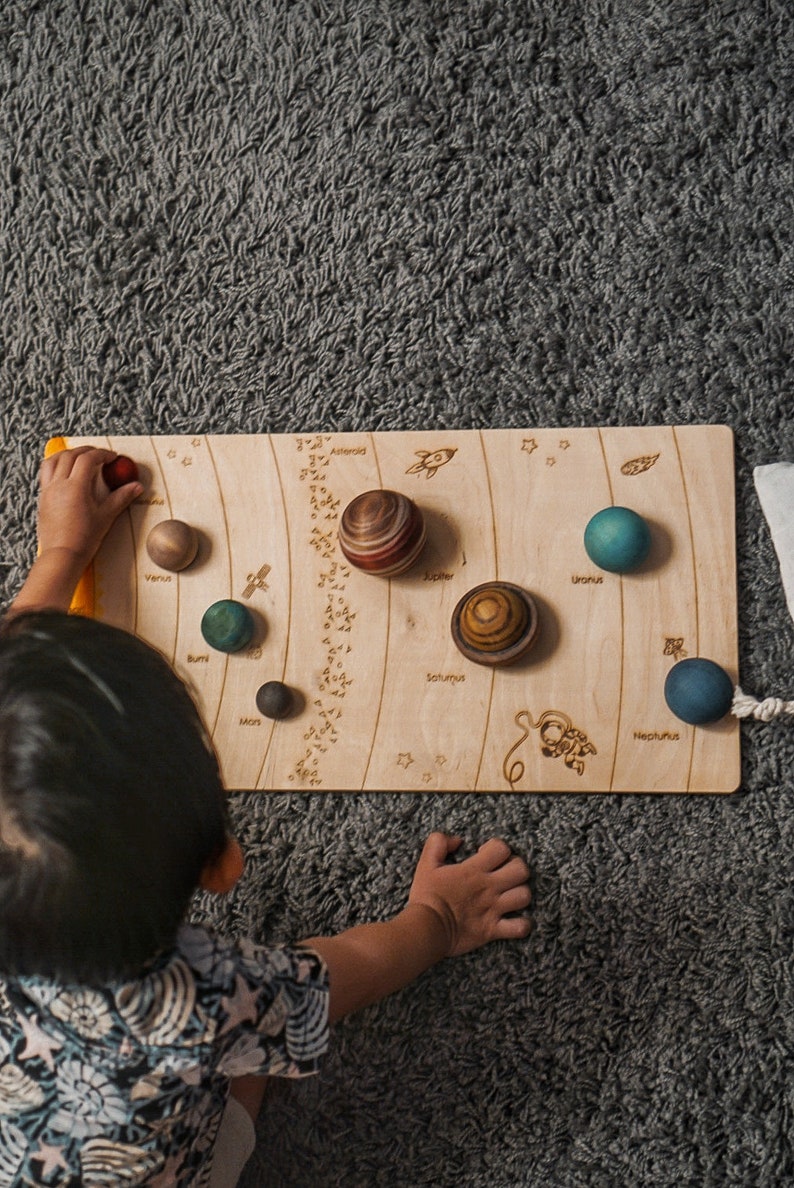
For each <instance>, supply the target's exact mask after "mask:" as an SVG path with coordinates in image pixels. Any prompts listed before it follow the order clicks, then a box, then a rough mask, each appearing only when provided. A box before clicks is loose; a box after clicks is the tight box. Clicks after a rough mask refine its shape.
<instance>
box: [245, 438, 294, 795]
mask: <svg viewBox="0 0 794 1188" xmlns="http://www.w3.org/2000/svg"><path fill="white" fill-rule="evenodd" d="M267 443H268V445H269V447H270V453H271V456H272V458H273V466H274V467H275V471H276V479H277V481H278V490H279V495H280V497H281V515H282V519H283V520H284V539H285V540H286V542H287V628H286V631H287V637H286V640H285V643H284V659H283V661H282V665H281V680H282V682H283V681H284V678H285V677H286V675H287V656H288V653H289V647H290V641H291V639H292V550H291V548H290V539H289V523H288V521H287V501H286V500H285V498H284V484H283V482H282V480H281V470H280V469H279V465H278V457H277V456H276V448H275V446H274V444H273V435H272V434H270V433H268V435H267ZM282 584H283V583H282ZM275 726H276V723H275V721H273V722H271V723H270V734H269V735H268V739H267V743H266V744H265V750H264V753H263V755H262V762H261V764H260V767H259V773H258V775H257V777H256V783H255V784H254V787H255V788H263V787H264V782H263V781H264V777H265V765H266V763H267V757H268V755H269V754H270V748H271V746H272V744H273V737H274V734H275Z"/></svg>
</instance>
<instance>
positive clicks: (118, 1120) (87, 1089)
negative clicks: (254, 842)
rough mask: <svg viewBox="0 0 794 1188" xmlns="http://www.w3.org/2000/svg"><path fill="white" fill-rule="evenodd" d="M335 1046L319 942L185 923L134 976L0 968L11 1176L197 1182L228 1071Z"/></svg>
mask: <svg viewBox="0 0 794 1188" xmlns="http://www.w3.org/2000/svg"><path fill="white" fill-rule="evenodd" d="M327 1046H328V975H327V971H326V969H325V966H324V964H323V962H322V960H321V958H320V957H319V956H318V955H317V954H316V953H313V952H311V951H310V950H308V949H302V948H286V947H277V948H264V947H262V946H259V945H255V944H254V943H253V942H252V941H248V940H242V941H229V940H225V939H223V938H221V937H218V936H216V935H214V934H213V933H212V932H210V931H208V930H207V929H206V928H197V927H189V926H185V927H183V928H182V929H180V931H179V934H178V937H177V942H176V945H175V947H174V949H173V951H172V952H171V953H170V954H168V955H166V956H163V957H162V958H160V959H158V960H157V961H156V962H155V963H153V964H152V966H151V967H150V969H149V970H148V971H147V973H146V975H145V976H143V977H141V978H140V979H138V980H137V981H131V982H117V983H110V984H108V985H106V986H102V987H87V986H76V985H61V984H58V983H55V982H52V981H49V980H47V979H44V978H36V977H30V978H5V979H2V978H0V1188H12V1186H15V1185H23V1184H46V1185H50V1186H52V1185H97V1186H98V1185H102V1188H113V1186H115V1185H119V1186H120V1185H124V1188H130V1186H132V1185H147V1186H148V1188H166V1186H168V1188H171V1186H177V1185H179V1186H184V1185H191V1186H196V1188H198V1186H200V1185H203V1184H205V1183H206V1182H207V1179H208V1177H209V1171H210V1166H211V1162H212V1151H213V1146H214V1142H215V1136H216V1133H217V1129H218V1125H219V1123H220V1119H221V1115H222V1113H223V1110H224V1107H225V1104H226V1099H227V1094H228V1085H229V1080H230V1078H232V1077H237V1076H242V1075H244V1074H246V1073H256V1074H267V1075H270V1076H278V1077H303V1076H307V1075H310V1074H312V1073H315V1072H317V1070H318V1068H319V1064H320V1059H321V1057H322V1056H323V1055H324V1053H325V1051H326V1049H327Z"/></svg>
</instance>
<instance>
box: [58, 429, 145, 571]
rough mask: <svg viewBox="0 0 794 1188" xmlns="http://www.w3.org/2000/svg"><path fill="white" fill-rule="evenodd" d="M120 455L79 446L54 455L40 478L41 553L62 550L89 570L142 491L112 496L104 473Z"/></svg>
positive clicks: (132, 486) (133, 487)
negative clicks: (113, 527)
mask: <svg viewBox="0 0 794 1188" xmlns="http://www.w3.org/2000/svg"><path fill="white" fill-rule="evenodd" d="M115 457H117V455H116V454H115V453H114V452H113V451H112V450H102V449H98V448H95V447H93V446H78V447H77V448H76V449H73V450H61V451H60V453H57V454H52V455H51V456H50V457H49V458H47V459H46V460H45V461H44V463H43V464H42V467H41V471H40V472H39V482H40V486H41V494H40V497H39V521H38V533H39V550H40V552H41V553H45V552H47V550H49V549H64V550H66V551H67V552H69V553H71V554H73V555H74V556H75V557H76V558H78V560H79V562H80V564H81V565H83V566H86V565H88V564H89V562H90V561H92V560H93V558H94V555H95V553H96V551H97V549H98V548H99V546H100V544H101V543H102V540H103V539H104V537H105V535H106V533H107V531H108V529H109V528H110V526H111V524H112V523H113V522H114V520H116V518H117V517H118V516H119V515H120V513H121V512H123V511H124V510H125V508H127V507H129V506H130V504H131V503H132V501H133V500H134V499H135V498H137V496H138V495H140V493H141V491H142V490H143V488H142V486H141V484H140V483H127V484H126V485H125V486H123V487H119V488H118V489H117V490H115V491H110V490H109V489H108V488H107V486H106V485H105V482H104V480H103V478H102V467H103V466H104V465H105V464H106V463H108V462H111V461H112V460H113V459H114V458H115Z"/></svg>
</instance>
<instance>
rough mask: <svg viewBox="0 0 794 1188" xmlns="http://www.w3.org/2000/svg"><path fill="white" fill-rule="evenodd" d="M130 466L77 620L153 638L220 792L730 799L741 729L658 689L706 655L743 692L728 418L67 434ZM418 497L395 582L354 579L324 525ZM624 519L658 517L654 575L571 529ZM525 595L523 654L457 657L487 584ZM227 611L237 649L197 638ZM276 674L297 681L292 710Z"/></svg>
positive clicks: (648, 566)
mask: <svg viewBox="0 0 794 1188" xmlns="http://www.w3.org/2000/svg"><path fill="white" fill-rule="evenodd" d="M92 440H93V441H95V443H96V444H99V445H109V446H111V447H112V448H113V449H115V450H118V451H120V452H123V453H125V454H127V455H129V456H130V457H132V458H134V459H135V460H136V461H137V462H138V464H139V467H140V469H141V476H142V480H143V481H144V483H145V491H144V495H143V496H142V497H141V498H140V499H139V500H138V501H137V502H136V503H135V504H134V505H133V507H132V508H131V509H130V511H129V513H126V514H125V515H124V517H123V518H122V519H121V520H120V521H119V522H118V523H117V524H116V525H115V526H114V529H113V530H112V532H111V534H110V535H109V537H108V538H107V540H106V542H105V543H104V545H103V547H102V550H101V551H100V553H99V555H98V556H97V559H96V561H95V564H94V613H95V614H97V615H98V616H99V617H101V618H103V619H106V620H107V621H109V622H112V623H115V624H117V625H118V626H121V627H124V628H126V629H127V630H130V631H133V632H135V633H136V634H138V635H140V636H141V637H142V638H143V639H145V640H147V641H148V642H150V643H152V644H153V645H154V646H155V647H157V648H159V649H160V650H161V651H162V652H163V653H164V654H165V655H166V657H167V658H168V660H169V661H170V662H171V663H172V664H173V665H174V667H175V669H176V670H177V672H179V674H180V675H181V676H182V677H183V678H184V679H185V680H186V681H187V683H188V685H189V686H190V688H191V691H192V692H193V694H194V696H195V698H196V700H197V701H198V703H199V706H200V708H201V710H202V713H203V715H204V718H205V721H206V722H207V725H208V728H209V730H210V732H211V734H212V737H213V739H214V742H215V745H216V747H217V749H218V753H219V756H220V759H221V765H222V770H223V776H224V781H225V783H226V786H227V787H229V788H260V789H264V790H266V789H289V790H301V789H305V790H321V789H326V790H354V789H356V790H357V789H364V790H372V791H375V790H406V791H416V792H425V791H450V792H453V791H483V792H499V791H516V792H522V791H523V792H530V791H540V792H544V791H545V792H551V791H555V792H603V791H614V792H730V791H733V790H735V789H736V788H737V787H738V785H739V781H740V755H739V726H738V722H737V721H736V720H735V719H733V718H726V719H724V720H723V721H721V722H719V723H716V724H715V725H712V726H708V727H691V726H687V725H685V724H684V723H682V722H679V721H678V720H677V719H676V718H675V717H674V716H673V715H672V714H671V712H670V710H669V709H668V708H667V706H666V705H665V702H664V696H663V686H664V679H665V676H666V674H667V672H668V671H669V669H670V667H671V666H672V665H673V664H674V663H675V662H676V660H678V659H681V658H682V657H683V656H684V655H688V656H696V655H702V656H707V657H709V658H710V659H712V660H715V661H717V663H719V664H721V665H722V666H723V667H724V668H725V669H726V670H727V671H728V673H729V675H730V676H731V679H732V680H733V681H734V683H736V682H737V681H738V672H737V662H738V660H737V626H736V620H737V614H736V576H735V571H736V547H735V509H734V474H733V438H732V434H731V431H730V429H728V428H726V427H724V426H696V425H695V426H692V425H690V426H681V427H671V426H665V427H642V428H604V429H595V428H594V429H589V428H588V429H564V430H562V429H548V428H544V429H525V430H520V429H515V430H513V429H502V430H488V431H483V432H478V431H464V430H461V431H450V432H446V431H435V430H434V431H428V432H389V433H385V432H384V433H372V434H366V433H350V434H317V435H306V436H293V435H255V436H235V437H219V436H209V437H205V436H196V437H192V438H191V437H115V438H112V439H106V438H102V439H88V438H79V439H78V438H74V439H68V440H65V444H68V445H70V446H74V445H80V444H85V443H87V442H89V441H92ZM379 487H384V488H390V489H392V490H396V491H401V492H403V493H405V494H406V495H408V496H410V497H411V498H412V499H413V500H415V502H416V503H417V504H418V506H419V507H420V508H421V510H422V513H423V516H424V518H425V522H426V527H427V541H426V544H425V547H424V551H423V553H422V556H421V557H420V559H419V562H418V563H417V564H416V565H415V566H414V567H413V569H412V570H411V571H410V572H409V573H407V574H406V575H404V576H402V577H400V578H396V579H392V580H384V579H382V578H374V577H373V576H371V575H368V574H365V573H362V572H360V571H357V570H356V569H354V567H353V566H351V565H350V564H349V563H348V562H347V561H346V560H345V558H344V556H343V555H342V553H341V550H340V549H339V546H338V541H337V528H338V522H339V517H340V515H341V512H342V510H343V509H344V507H345V506H346V505H347V503H349V501H350V500H351V499H352V498H353V497H354V496H355V495H357V494H359V493H360V492H362V491H366V490H370V489H373V488H379ZM611 504H620V505H624V506H627V507H631V508H633V509H634V510H636V511H637V512H639V513H640V514H641V515H642V516H644V517H645V518H646V519H647V520H648V522H649V524H650V527H651V532H652V538H653V540H652V547H651V552H650V554H649V556H648V558H647V560H646V561H645V562H644V563H643V565H642V566H641V567H640V568H639V569H638V570H637V571H635V572H633V573H631V574H627V575H623V576H621V575H618V574H612V573H607V572H605V571H603V570H600V569H598V568H597V567H596V566H595V565H593V563H592V562H591V561H590V560H589V558H588V557H587V554H586V553H585V550H584V546H583V541H582V536H583V532H584V527H585V525H586V524H587V522H588V520H589V519H590V517H591V516H592V515H593V514H594V513H595V512H597V511H599V510H600V509H601V508H602V507H606V506H609V505H611ZM171 518H177V519H182V520H185V521H187V522H188V523H190V524H192V525H193V526H194V527H195V528H196V529H197V530H198V532H199V537H200V540H201V541H202V546H201V548H200V550H199V555H198V557H197V558H196V560H195V561H194V563H193V565H192V566H191V567H190V569H189V570H187V571H185V572H184V573H173V574H170V573H169V574H166V573H163V572H162V571H157V570H156V567H155V566H153V565H152V563H151V561H150V560H149V558H148V557H147V554H146V550H145V541H146V537H147V535H148V533H149V531H150V530H151V528H152V527H153V526H154V524H155V523H157V522H158V521H159V520H163V519H171ZM494 580H501V581H506V582H513V583H516V584H517V585H519V586H521V587H523V588H524V589H526V590H528V591H529V592H530V593H531V594H532V596H533V598H534V599H535V601H536V602H537V605H538V610H539V617H540V633H539V637H538V641H537V643H536V644H535V646H534V647H533V649H532V650H531V652H530V653H529V655H528V656H527V657H526V658H525V659H524V660H521V661H519V662H518V663H517V664H516V665H515V666H512V667H510V668H506V669H489V668H486V667H484V666H482V665H477V664H473V663H470V662H468V661H467V660H466V659H465V658H464V657H463V656H461V654H460V653H459V652H458V650H457V648H456V647H455V644H454V642H453V640H452V637H451V632H450V620H451V616H452V612H453V609H454V608H455V606H456V604H457V602H458V601H459V599H460V598H461V597H462V595H463V594H465V592H466V591H467V590H469V589H471V588H472V587H474V586H476V585H478V584H479V583H482V582H486V581H494ZM221 598H235V599H238V600H241V601H243V602H245V603H246V605H248V606H250V608H251V610H252V611H253V612H254V615H255V619H256V622H257V633H256V634H255V636H254V639H253V640H252V642H251V644H250V645H249V646H248V647H247V648H246V649H244V650H243V651H242V652H241V653H239V654H237V655H232V656H226V655H222V654H220V653H215V652H213V651H212V649H210V648H208V647H207V645H206V644H205V642H204V640H203V639H202V637H201V632H200V627H199V625H200V622H201V617H202V615H203V613H204V611H205V610H206V608H207V607H208V606H209V604H210V603H212V602H214V601H216V600H218V599H221ZM268 680H279V681H283V682H285V683H286V684H287V685H289V686H290V688H292V689H295V690H298V691H299V693H300V697H301V698H302V705H301V706H300V708H299V711H298V712H295V713H293V714H291V715H290V717H289V718H288V719H286V720H284V721H270V720H268V719H267V718H265V717H264V716H263V715H262V714H261V713H260V712H259V710H258V709H257V706H256V692H257V690H258V689H259V688H260V686H261V685H262V684H263V683H265V682H266V681H268Z"/></svg>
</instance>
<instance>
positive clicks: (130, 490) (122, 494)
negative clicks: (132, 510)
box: [107, 482, 143, 517]
mask: <svg viewBox="0 0 794 1188" xmlns="http://www.w3.org/2000/svg"><path fill="white" fill-rule="evenodd" d="M142 491H143V487H142V485H141V484H140V483H138V482H132V483H125V484H124V486H123V487H117V488H116V490H115V491H111V492H110V495H108V498H107V508H108V511H109V512H111V514H112V515H113V516H114V517H115V516H120V515H121V513H122V512H123V511H126V509H127V508H128V507H129V506H130V504H132V503H134V502H135V500H136V499H137V498H138V496H139V495H140V494H141V492H142Z"/></svg>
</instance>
